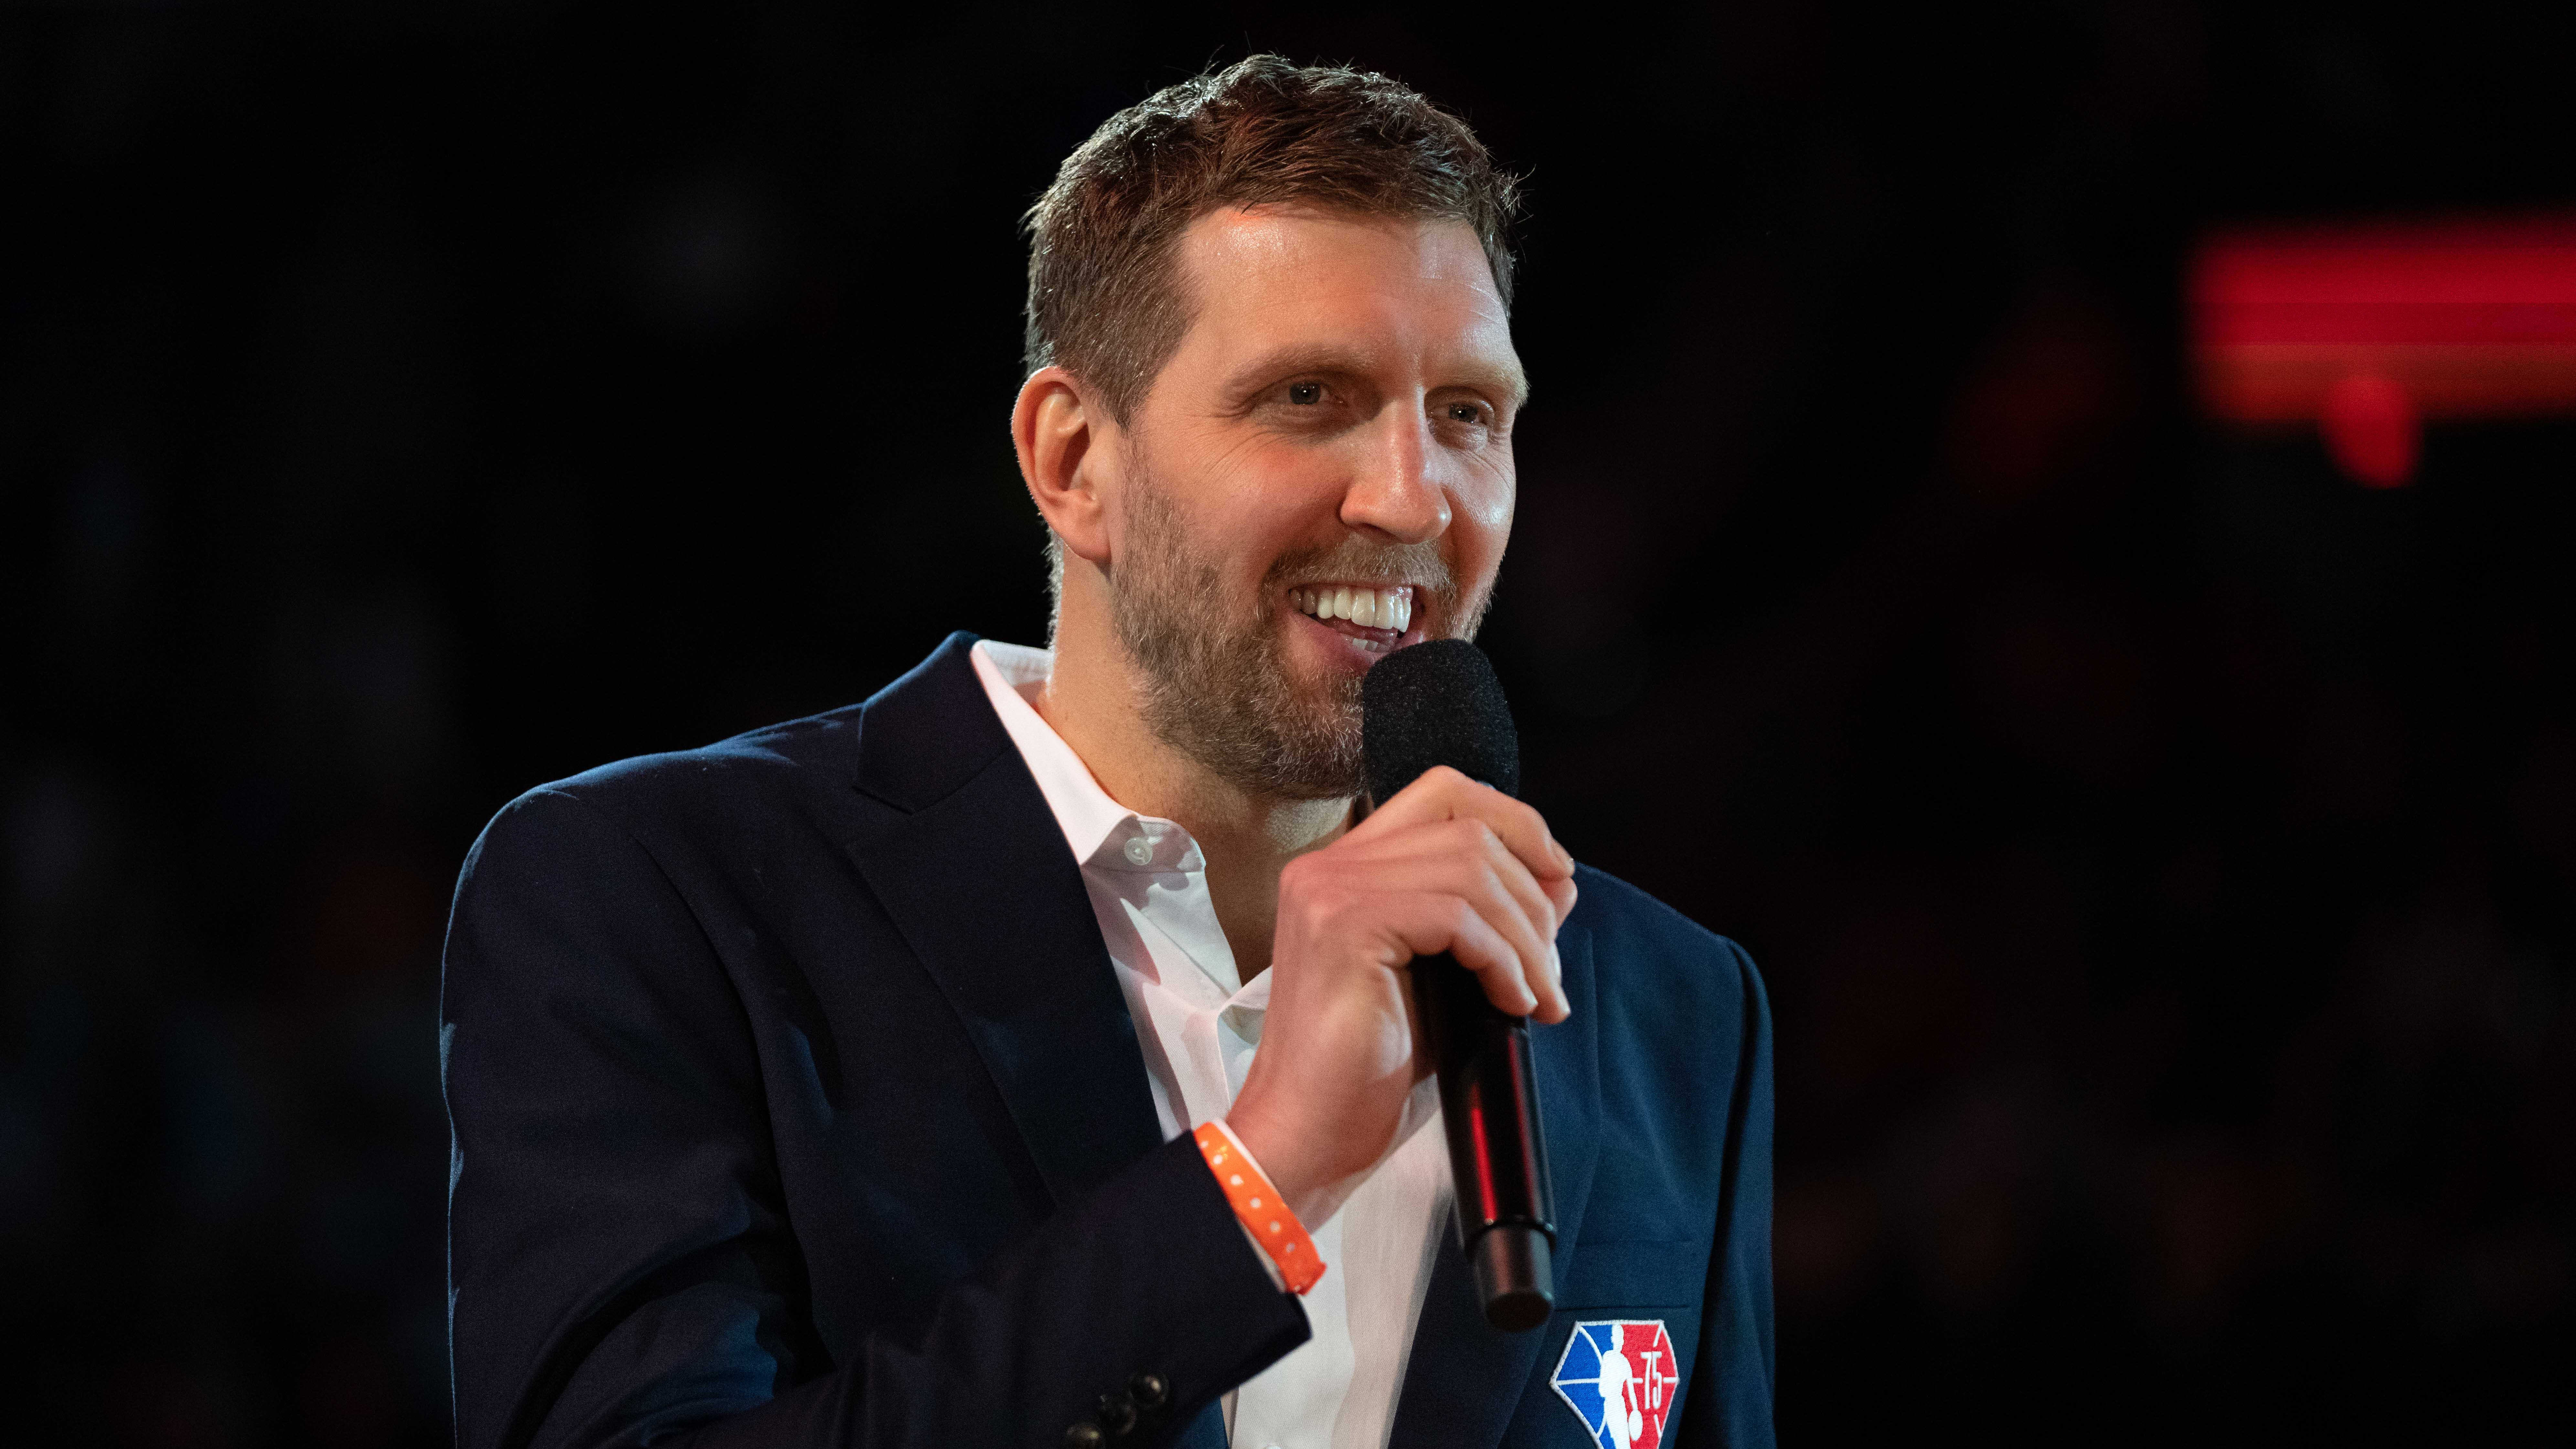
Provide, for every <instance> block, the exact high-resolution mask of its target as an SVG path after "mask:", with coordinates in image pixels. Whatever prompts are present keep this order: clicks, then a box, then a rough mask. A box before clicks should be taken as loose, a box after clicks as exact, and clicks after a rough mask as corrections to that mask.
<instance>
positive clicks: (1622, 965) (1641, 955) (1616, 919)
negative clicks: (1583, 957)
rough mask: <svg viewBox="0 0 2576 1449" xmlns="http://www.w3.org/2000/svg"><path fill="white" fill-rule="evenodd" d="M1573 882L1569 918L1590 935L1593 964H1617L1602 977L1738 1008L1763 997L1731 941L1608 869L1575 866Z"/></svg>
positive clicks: (1757, 978)
mask: <svg viewBox="0 0 2576 1449" xmlns="http://www.w3.org/2000/svg"><path fill="white" fill-rule="evenodd" d="M1574 883H1575V888H1576V890H1577V891H1578V892H1579V899H1577V900H1576V901H1575V903H1574V914H1573V915H1572V916H1570V917H1568V918H1567V921H1566V923H1567V924H1568V925H1572V926H1579V927H1581V928H1582V929H1584V930H1585V931H1587V932H1589V933H1590V934H1591V937H1592V950H1593V956H1594V959H1595V960H1596V961H1600V962H1606V963H1616V969H1614V970H1611V971H1607V972H1605V973H1604V980H1605V982H1608V983H1615V984H1617V985H1620V986H1622V987H1628V988H1634V989H1639V990H1644V991H1649V992H1653V993H1655V994H1657V995H1667V994H1669V993H1672V992H1676V991H1680V992H1686V993H1690V994H1693V995H1705V996H1707V997H1711V998H1716V999H1718V1000H1722V1001H1725V1002H1727V1003H1728V1004H1730V1005H1737V1006H1740V1005H1741V1004H1742V1003H1745V1002H1747V1001H1760V1000H1761V999H1762V997H1763V994H1764V993H1763V988H1762V976H1761V973H1760V972H1759V971H1758V970H1756V969H1755V967H1754V965H1753V958H1752V956H1751V955H1749V954H1747V953H1746V951H1745V949H1744V948H1743V947H1742V946H1740V945H1737V944H1736V943H1735V942H1734V941H1733V940H1730V939H1729V938H1727V937H1725V936H1721V935H1719V934H1718V933H1716V932H1715V931H1712V930H1710V929H1708V928H1707V927H1706V926H1703V925H1701V924H1700V923H1699V922H1697V921H1694V920H1692V919H1691V918H1690V917H1688V916H1685V915H1683V914H1682V913H1681V912H1679V911H1677V910H1674V909H1673V908H1672V907H1671V906H1668V905H1666V904H1664V903H1663V902H1662V901H1659V900H1657V899H1655V897H1653V896H1651V895H1649V894H1647V893H1646V892H1645V891H1643V890H1640V889H1638V888H1637V887H1636V886H1633V885H1630V884H1629V883H1628V882H1626V881H1624V880H1621V879H1620V878H1618V877H1617V876H1615V875H1612V874H1610V873H1609V872H1608V871H1604V870H1597V869H1594V868H1593V867H1591V866H1588V865H1582V864H1577V865H1576V866H1575V868H1574Z"/></svg>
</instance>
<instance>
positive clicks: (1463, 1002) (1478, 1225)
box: [1360, 639, 1556, 1333]
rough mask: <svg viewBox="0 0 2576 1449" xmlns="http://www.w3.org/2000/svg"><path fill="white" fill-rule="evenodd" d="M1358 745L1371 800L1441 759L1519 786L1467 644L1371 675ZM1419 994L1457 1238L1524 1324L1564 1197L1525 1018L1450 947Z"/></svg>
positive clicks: (1417, 655) (1522, 1328) (1508, 714)
mask: <svg viewBox="0 0 2576 1449" xmlns="http://www.w3.org/2000/svg"><path fill="white" fill-rule="evenodd" d="M1360 748H1361V752H1362V754H1363V755H1364V756H1365V758H1366V760H1367V767H1368V786H1369V797H1370V798H1371V799H1372V800H1378V801H1383V800H1386V799H1388V798H1390V797H1391V796H1393V795H1394V794H1395V792H1396V791H1398V790H1401V789H1403V788H1404V787H1405V786H1407V785H1410V784H1412V783H1413V781H1414V779H1415V777H1416V776H1419V775H1420V774H1422V773H1423V772H1424V771H1425V770H1428V769H1430V768H1432V767H1433V766H1435V765H1447V766H1449V767H1450V768H1452V769H1454V770H1456V771H1458V772H1459V773H1460V774H1463V775H1466V776H1467V777H1469V778H1470V779H1475V780H1482V781H1483V782H1485V783H1486V784H1488V785H1491V786H1493V787H1494V788H1495V789H1497V790H1500V791H1502V792H1503V793H1504V794H1506V795H1518V794H1519V793H1520V788H1521V744H1520V733H1519V731H1517V730H1515V729H1513V728H1512V711H1511V706H1510V705H1508V704H1505V703H1504V702H1503V686H1502V682H1501V681H1500V680H1498V679H1496V678H1495V677H1494V666H1493V665H1492V664H1491V663H1489V662H1488V661H1487V660H1486V658H1485V655H1484V651H1482V650H1480V649H1478V648H1477V647H1476V646H1475V645H1473V644H1470V643H1468V642H1467V641H1466V640H1464V639H1436V640H1433V641H1431V642H1429V643H1425V644H1416V645H1414V646H1413V647H1411V648H1409V649H1399V650H1397V651H1395V652H1394V653H1393V654H1390V655H1388V656H1386V657H1385V658H1384V659H1381V660H1379V661H1378V662H1377V663H1376V664H1375V665H1373V666H1371V667H1370V669H1369V672H1368V673H1367V674H1365V675H1363V676H1361V680H1360ZM1413 999H1414V1002H1415V1004H1416V1005H1417V1006H1419V1008H1420V1009H1421V1011H1422V1029H1423V1035H1424V1036H1425V1037H1426V1038H1428V1040H1429V1042H1430V1045H1431V1052H1432V1056H1433V1059H1434V1060H1435V1061H1437V1062H1438V1063H1439V1068H1440V1115H1441V1118H1442V1120H1443V1122H1444V1123H1445V1124H1446V1126H1447V1128H1448V1133H1449V1174H1450V1176H1451V1178H1452V1179H1453V1180H1454V1181H1455V1182H1456V1184H1457V1204H1458V1246H1459V1247H1460V1248H1461V1249H1463V1250H1465V1252H1466V1254H1467V1261H1468V1262H1469V1263H1471V1264H1473V1265H1474V1266H1475V1270H1476V1292H1477V1296H1478V1297H1479V1298H1481V1299H1482V1300H1483V1302H1484V1305H1485V1321H1486V1322H1487V1323H1490V1324H1492V1325H1493V1326H1494V1327H1496V1328H1499V1329H1502V1330H1503V1331H1504V1332H1506V1333H1526V1332H1528V1331H1529V1330H1530V1329H1533V1328H1536V1327H1538V1326H1539V1325H1540V1324H1542V1323H1545V1322H1547V1316H1548V1314H1549V1313H1551V1312H1553V1311H1554V1310H1555V1307H1556V1282H1555V1275H1554V1271H1553V1269H1552V1268H1551V1266H1550V1254H1551V1252H1552V1250H1553V1249H1554V1247H1555V1244H1556V1201H1555V1195H1554V1193H1553V1192H1551V1191H1550V1189H1549V1187H1548V1179H1547V1141H1546V1139H1545V1137H1543V1136H1542V1135H1541V1134H1540V1129H1539V1115H1538V1079H1537V1078H1536V1077H1534V1076H1532V1075H1531V1072H1530V1037H1529V1018H1528V1017H1525V1016H1511V1015H1507V1014H1505V1013H1504V1012H1503V1011H1501V1010H1500V1009H1498V1008H1497V1007H1495V1005H1494V1004H1493V1003H1492V1002H1490V1001H1488V1000H1486V999H1485V990H1484V987H1483V986H1482V985H1481V984H1480V983H1479V982H1478V981H1477V979H1476V975H1475V973H1474V972H1472V971H1469V970H1468V969H1467V968H1465V967H1463V966H1461V965H1459V964H1458V963H1457V961H1456V960H1455V959H1454V958H1452V957H1450V956H1449V955H1447V954H1446V953H1443V954H1441V955H1438V956H1423V957H1418V958H1416V959H1415V960H1414V963H1413Z"/></svg>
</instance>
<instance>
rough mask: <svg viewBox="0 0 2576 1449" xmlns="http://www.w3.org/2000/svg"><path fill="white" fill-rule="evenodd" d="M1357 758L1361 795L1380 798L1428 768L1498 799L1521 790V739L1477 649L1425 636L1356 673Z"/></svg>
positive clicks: (1497, 683) (1461, 641) (1491, 670)
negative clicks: (1479, 784)
mask: <svg viewBox="0 0 2576 1449" xmlns="http://www.w3.org/2000/svg"><path fill="white" fill-rule="evenodd" d="M1360 753H1361V755H1362V757H1363V758H1364V759H1365V761H1366V762H1367V769H1368V787H1369V798H1370V799H1372V800H1378V801H1383V800H1385V799H1387V798H1388V797H1389V796H1392V795H1393V794H1395V792H1396V791H1398V790H1401V789H1403V788H1404V787H1405V786H1407V785H1410V784H1412V783H1413V781H1414V779H1415V778H1416V777H1417V776H1419V775H1421V774H1422V772H1424V771H1425V770H1428V769H1430V768H1431V767H1432V766H1434V765H1447V766H1449V767H1450V768H1451V769H1453V770H1456V771H1458V772H1459V773H1460V774H1462V775H1465V776H1467V777H1468V778H1469V779H1472V780H1482V781H1483V782H1485V783H1486V784H1488V785H1491V786H1493V787H1494V788H1495V789H1497V790H1500V791H1502V792H1503V793H1504V794H1506V795H1518V794H1519V793H1520V792H1521V738H1520V732H1519V731H1518V730H1516V729H1514V728H1513V727H1512V709H1511V706H1510V705H1509V704H1507V703H1505V702H1504V700H1503V684H1502V681H1501V680H1499V679H1496V678H1495V677H1494V666H1493V664H1492V663H1491V662H1490V661H1488V660H1487V659H1486V658H1485V651H1483V650H1481V649H1479V648H1477V647H1476V646H1475V645H1473V644H1470V643H1468V642H1467V641H1466V640H1464V639H1433V640H1429V641H1427V642H1425V643H1421V644H1416V645H1413V646H1412V647H1410V648H1406V649H1398V650H1397V651H1395V652H1394V653H1392V654H1390V655H1388V656H1386V657H1385V658H1384V659H1381V660H1379V661H1378V662H1377V663H1376V664H1374V665H1372V666H1370V668H1369V672H1368V673H1366V674H1364V675H1362V676H1360Z"/></svg>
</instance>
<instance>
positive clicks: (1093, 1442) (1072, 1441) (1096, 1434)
mask: <svg viewBox="0 0 2576 1449" xmlns="http://www.w3.org/2000/svg"><path fill="white" fill-rule="evenodd" d="M1108 1442H1109V1436H1108V1435H1106V1434H1103V1433H1101V1432H1100V1426H1099V1425H1098V1424H1091V1423H1082V1424H1076V1425H1074V1426H1073V1427H1072V1428H1070V1429H1067V1430H1065V1431H1064V1449H1101V1446H1103V1445H1105V1444H1107V1443H1108Z"/></svg>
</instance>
